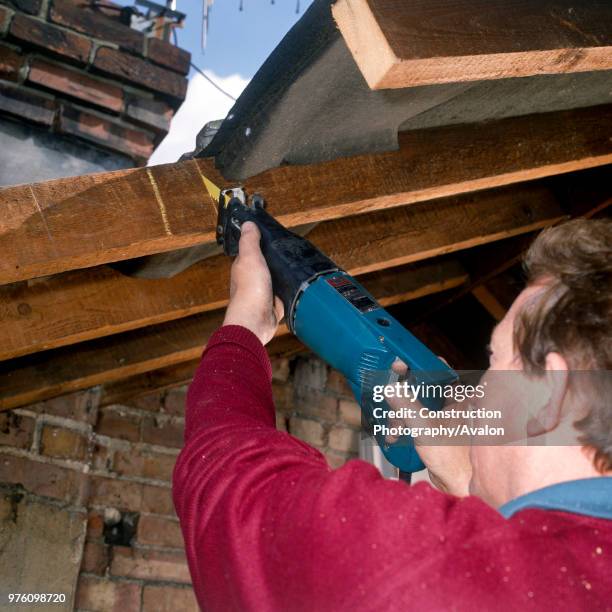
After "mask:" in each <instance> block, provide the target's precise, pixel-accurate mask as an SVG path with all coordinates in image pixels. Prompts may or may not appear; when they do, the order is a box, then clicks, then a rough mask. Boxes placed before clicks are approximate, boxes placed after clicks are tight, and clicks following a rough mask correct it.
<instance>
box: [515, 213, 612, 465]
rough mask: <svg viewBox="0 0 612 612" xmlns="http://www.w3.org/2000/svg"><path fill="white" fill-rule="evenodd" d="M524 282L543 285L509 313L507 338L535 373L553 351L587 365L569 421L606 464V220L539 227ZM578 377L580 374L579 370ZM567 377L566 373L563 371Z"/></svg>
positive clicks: (611, 421) (611, 425) (609, 288)
mask: <svg viewBox="0 0 612 612" xmlns="http://www.w3.org/2000/svg"><path fill="white" fill-rule="evenodd" d="M523 263H524V267H525V271H526V273H527V280H528V282H529V283H530V284H533V283H537V282H542V284H543V285H544V286H545V288H544V290H543V291H542V292H541V293H540V294H538V295H537V297H536V298H535V299H534V301H533V302H531V303H530V304H529V305H527V307H525V308H524V309H523V310H522V311H521V312H520V313H519V315H518V316H517V319H516V323H515V329H514V341H515V346H516V349H517V351H518V353H519V355H520V356H521V358H522V361H523V364H524V366H525V368H526V369H527V370H528V371H531V372H533V373H542V372H543V370H544V366H545V362H546V355H548V353H551V352H557V353H559V354H561V355H563V357H564V358H565V360H566V361H567V363H568V366H569V368H570V370H573V371H579V370H582V371H584V370H588V371H590V372H592V373H593V374H592V376H590V377H589V384H588V386H589V390H588V398H589V405H590V411H589V414H588V415H587V416H586V417H585V418H583V419H581V420H580V421H578V422H577V423H576V424H575V425H576V428H577V429H578V430H579V431H580V432H581V441H582V443H583V444H585V445H587V446H590V447H592V448H593V449H594V450H595V465H596V467H597V469H599V470H600V471H601V472H604V471H607V470H610V469H612V404H611V398H612V373H609V372H607V371H608V370H612V324H611V323H612V321H611V319H612V220H611V219H597V220H587V219H576V220H573V221H568V222H567V223H564V224H562V225H559V226H556V227H552V228H548V229H546V230H544V231H543V232H541V233H540V234H539V235H538V237H537V238H536V240H535V241H534V242H533V244H532V245H531V247H530V248H529V250H528V251H527V254H526V256H525V258H524V262H523ZM582 379H584V375H583V376H582ZM570 384H571V378H570Z"/></svg>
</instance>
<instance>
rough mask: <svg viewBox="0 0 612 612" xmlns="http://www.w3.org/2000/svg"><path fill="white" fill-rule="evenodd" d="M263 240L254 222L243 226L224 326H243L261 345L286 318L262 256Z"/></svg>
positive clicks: (265, 342) (270, 337)
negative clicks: (261, 246) (274, 292)
mask: <svg viewBox="0 0 612 612" xmlns="http://www.w3.org/2000/svg"><path fill="white" fill-rule="evenodd" d="M260 238H261V234H260V233H259V229H258V228H257V226H256V225H255V224H254V223H251V222H250V221H247V222H246V223H244V224H243V225H242V235H241V236H240V243H239V247H238V248H239V250H238V257H236V260H235V261H234V263H233V265H232V276H231V282H230V301H229V304H228V306H227V310H226V312H225V319H224V321H223V325H242V327H246V328H247V329H250V330H251V331H252V332H253V333H254V334H255V335H256V336H257V337H258V338H259V339H260V340H261V343H262V344H267V343H268V342H269V341H270V340H271V339H272V338H273V336H274V334H275V333H276V330H277V328H278V323H279V321H280V320H281V319H282V318H283V303H282V302H281V301H280V299H279V298H277V297H274V296H273V294H272V278H271V276H270V270H268V266H267V264H266V260H265V259H264V256H263V255H262V253H261V248H260V246H259V241H260Z"/></svg>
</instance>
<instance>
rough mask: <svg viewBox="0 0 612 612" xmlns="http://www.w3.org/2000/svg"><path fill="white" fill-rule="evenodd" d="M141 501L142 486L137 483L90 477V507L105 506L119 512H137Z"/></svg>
mask: <svg viewBox="0 0 612 612" xmlns="http://www.w3.org/2000/svg"><path fill="white" fill-rule="evenodd" d="M141 500H142V485H141V484H140V483H137V482H128V481H125V480H117V479H116V478H104V477H103V476H92V477H91V478H90V488H89V499H88V503H89V505H91V506H106V507H111V508H118V509H119V510H132V511H138V510H139V509H140V506H141Z"/></svg>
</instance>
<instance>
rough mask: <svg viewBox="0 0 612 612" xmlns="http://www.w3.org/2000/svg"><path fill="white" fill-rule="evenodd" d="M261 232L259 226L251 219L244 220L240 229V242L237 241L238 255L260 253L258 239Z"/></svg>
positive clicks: (255, 254) (250, 255) (248, 255)
mask: <svg viewBox="0 0 612 612" xmlns="http://www.w3.org/2000/svg"><path fill="white" fill-rule="evenodd" d="M260 240H261V234H260V233H259V228H258V227H257V225H255V223H253V222H252V221H246V222H245V223H243V224H242V227H241V229H240V242H239V243H238V256H239V257H244V258H249V257H253V256H258V255H261V247H260V246H259V241H260Z"/></svg>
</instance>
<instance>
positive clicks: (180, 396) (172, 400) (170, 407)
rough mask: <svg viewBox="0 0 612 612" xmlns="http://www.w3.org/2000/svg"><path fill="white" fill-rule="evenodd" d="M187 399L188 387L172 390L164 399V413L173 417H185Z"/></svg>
mask: <svg viewBox="0 0 612 612" xmlns="http://www.w3.org/2000/svg"><path fill="white" fill-rule="evenodd" d="M186 399H187V387H178V388H177V389H170V390H169V391H168V392H167V393H166V397H165V398H164V412H167V413H168V414H170V415H172V416H180V417H182V416H185V401H186Z"/></svg>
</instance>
